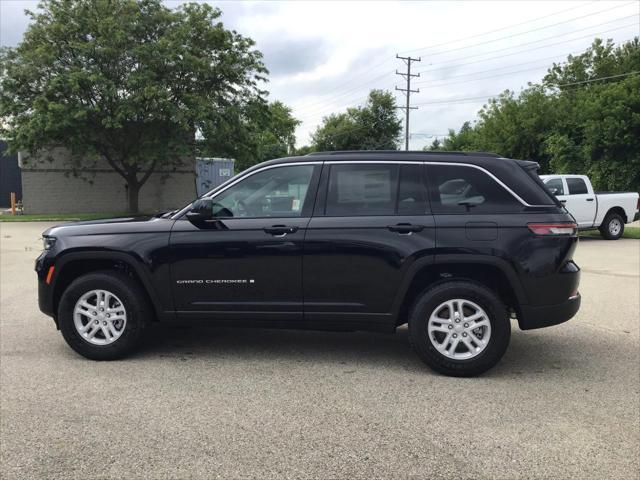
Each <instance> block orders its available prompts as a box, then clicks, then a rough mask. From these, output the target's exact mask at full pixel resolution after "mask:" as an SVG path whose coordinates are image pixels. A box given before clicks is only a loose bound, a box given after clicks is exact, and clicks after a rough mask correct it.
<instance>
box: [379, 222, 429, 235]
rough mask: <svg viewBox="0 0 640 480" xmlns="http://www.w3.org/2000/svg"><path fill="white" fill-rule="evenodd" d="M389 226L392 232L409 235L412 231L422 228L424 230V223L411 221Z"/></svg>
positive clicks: (418, 230) (419, 230)
mask: <svg viewBox="0 0 640 480" xmlns="http://www.w3.org/2000/svg"><path fill="white" fill-rule="evenodd" d="M387 228H388V229H389V230H390V231H392V232H396V233H400V234H403V235H407V234H410V233H412V232H421V231H422V230H424V225H411V224H410V223H398V224H396V225H388V226H387Z"/></svg>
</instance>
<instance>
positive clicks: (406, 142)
mask: <svg viewBox="0 0 640 480" xmlns="http://www.w3.org/2000/svg"><path fill="white" fill-rule="evenodd" d="M396 58H397V59H400V60H402V61H404V63H406V64H407V73H402V72H399V71H398V70H396V75H400V76H402V77H404V78H405V79H406V81H407V88H398V87H397V86H396V90H398V91H400V92H404V94H405V96H406V97H407V106H406V107H397V108H401V109H403V110H404V114H405V122H404V149H405V150H409V111H410V110H417V109H418V107H412V106H411V102H410V98H411V94H412V93H420V89H418V90H411V77H419V76H420V74H419V73H411V63H412V62H419V61H421V58H420V57H419V58H411V57H401V56H400V55H398V54H396Z"/></svg>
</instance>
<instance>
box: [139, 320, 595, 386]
mask: <svg viewBox="0 0 640 480" xmlns="http://www.w3.org/2000/svg"><path fill="white" fill-rule="evenodd" d="M407 337H408V330H407V327H406V326H403V327H400V328H398V330H397V332H396V334H395V335H389V334H382V333H370V332H322V331H303V330H280V329H248V328H222V327H211V326H201V325H173V324H169V325H157V326H154V328H150V329H149V331H148V334H147V335H146V336H145V340H144V342H143V345H142V348H141V349H140V351H139V353H138V354H137V355H136V359H138V360H143V361H146V360H151V359H156V358H162V359H168V360H172V361H181V362H190V361H197V362H198V363H200V364H202V363H212V364H215V363H216V362H220V361H247V362H251V363H254V364H255V362H257V363H261V362H264V363H265V365H268V364H270V363H273V362H278V363H282V362H290V363H291V364H292V365H294V364H296V365H300V364H305V363H308V364H313V365H318V364H324V365H331V364H335V365H336V367H337V368H339V367H338V366H342V367H344V365H351V366H354V367H362V366H366V367H382V366H383V367H385V368H386V369H397V370H401V371H404V372H415V373H418V374H432V375H437V374H436V373H435V372H432V371H431V370H430V369H429V368H428V367H426V366H425V365H424V364H423V363H422V362H421V361H420V360H419V359H418V357H417V356H416V354H415V353H414V352H413V351H412V350H411V347H410V345H409V341H408V338H407ZM591 341H592V340H590V339H589V338H585V337H580V338H574V337H568V336H565V335H557V334H555V332H553V331H548V332H542V331H540V332H531V331H530V332H522V331H520V330H518V329H517V327H515V325H514V328H513V333H512V338H511V343H510V345H509V348H508V349H507V353H506V354H505V356H504V358H503V359H502V361H501V362H500V363H499V364H498V365H497V366H496V367H494V368H493V369H492V370H490V371H489V372H487V373H485V374H484V375H483V378H486V377H489V378H496V379H497V378H502V377H505V378H509V377H513V378H517V377H518V376H521V375H539V374H545V373H553V372H555V373H556V374H557V373H558V372H560V371H562V372H564V374H566V373H567V371H568V370H574V369H580V370H585V369H590V368H597V365H590V362H589V361H588V359H587V361H585V359H582V358H578V357H579V355H578V352H586V351H591V352H593V351H594V349H597V348H598V344H597V342H596V341H595V340H594V341H593V344H589V345H586V344H583V343H585V342H591ZM594 358H595V359H596V360H597V357H591V359H592V361H596V360H594Z"/></svg>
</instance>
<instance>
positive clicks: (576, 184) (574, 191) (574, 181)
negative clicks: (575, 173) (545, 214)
mask: <svg viewBox="0 0 640 480" xmlns="http://www.w3.org/2000/svg"><path fill="white" fill-rule="evenodd" d="M567 187H568V188H569V195H582V194H585V193H589V191H588V190H587V184H586V183H584V180H583V179H581V178H570V177H569V178H567Z"/></svg>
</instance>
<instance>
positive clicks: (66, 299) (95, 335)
mask: <svg viewBox="0 0 640 480" xmlns="http://www.w3.org/2000/svg"><path fill="white" fill-rule="evenodd" d="M145 299H146V296H145V293H144V292H143V291H142V289H141V288H140V286H139V285H138V284H137V283H136V282H135V281H134V280H132V279H131V278H129V277H127V276H126V275H124V274H122V273H118V272H96V273H90V274H87V275H83V276H82V277H80V278H78V279H76V280H74V281H73V282H72V283H71V284H70V285H69V286H68V287H67V289H66V290H65V291H64V293H63V294H62V298H61V299H60V305H59V307H58V324H59V326H60V330H61V332H62V336H63V337H64V339H65V340H66V342H67V343H68V344H69V346H70V347H71V348H73V349H74V350H75V351H76V352H78V353H79V354H80V355H82V356H84V357H86V358H90V359H92V360H115V359H118V358H122V357H124V356H126V355H128V354H129V353H131V352H132V351H133V350H134V349H135V347H136V346H137V344H138V342H139V340H140V337H141V335H142V331H143V329H144V326H145V324H146V323H147V321H148V320H149V317H150V314H151V308H150V306H149V305H147V303H148V302H146V301H145Z"/></svg>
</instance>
